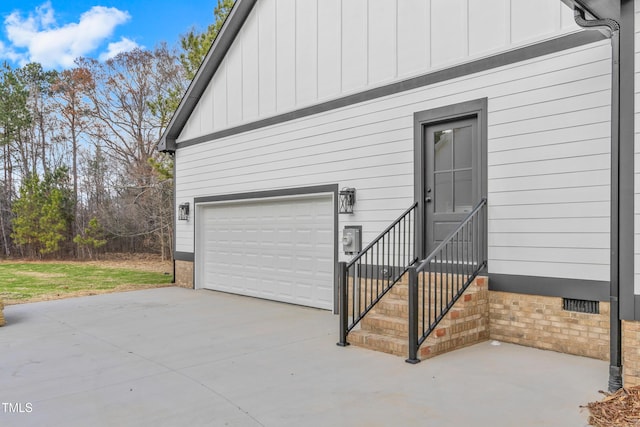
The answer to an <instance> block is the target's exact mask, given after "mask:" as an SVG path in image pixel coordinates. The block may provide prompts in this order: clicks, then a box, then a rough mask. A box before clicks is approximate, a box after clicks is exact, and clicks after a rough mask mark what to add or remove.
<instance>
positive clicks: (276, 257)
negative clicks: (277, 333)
mask: <svg viewBox="0 0 640 427" xmlns="http://www.w3.org/2000/svg"><path fill="white" fill-rule="evenodd" d="M333 215H334V214H333V199H332V197H331V196H330V195H328V196H327V195H320V196H318V195H314V196H308V197H297V198H291V199H272V200H253V201H244V202H238V203H226V204H213V205H208V206H203V207H202V209H200V210H199V211H198V216H197V220H198V223H199V224H201V226H200V227H199V228H198V229H199V230H200V232H201V236H202V238H201V239H199V240H198V252H197V257H198V258H197V261H198V260H199V262H201V265H202V268H198V269H197V274H198V277H197V278H196V285H197V287H199V288H208V289H214V290H220V291H225V292H232V293H238V294H243V295H249V296H254V297H260V298H268V299H274V300H278V301H283V302H289V303H294V304H301V305H307V306H312V307H318V308H325V309H331V308H333V282H334V247H333V245H334V229H333V221H334V217H333Z"/></svg>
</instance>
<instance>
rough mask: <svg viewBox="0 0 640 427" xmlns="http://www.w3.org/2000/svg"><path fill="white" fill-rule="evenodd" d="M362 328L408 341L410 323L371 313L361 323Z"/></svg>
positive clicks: (397, 318)
mask: <svg viewBox="0 0 640 427" xmlns="http://www.w3.org/2000/svg"><path fill="white" fill-rule="evenodd" d="M360 328H361V330H363V331H368V332H373V333H376V334H380V335H389V336H392V337H397V338H404V339H406V338H407V336H408V335H407V331H408V330H409V322H407V320H406V319H402V318H399V317H392V316H385V315H382V314H376V313H369V314H367V315H366V316H365V318H364V319H362V321H361V322H360Z"/></svg>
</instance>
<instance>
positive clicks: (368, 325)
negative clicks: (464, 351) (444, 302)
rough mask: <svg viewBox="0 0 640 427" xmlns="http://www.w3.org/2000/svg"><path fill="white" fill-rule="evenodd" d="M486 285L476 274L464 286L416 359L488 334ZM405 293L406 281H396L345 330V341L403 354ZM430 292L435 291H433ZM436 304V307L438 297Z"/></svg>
mask: <svg viewBox="0 0 640 427" xmlns="http://www.w3.org/2000/svg"><path fill="white" fill-rule="evenodd" d="M486 285H487V280H486V278H485V277H478V278H476V280H475V281H474V282H473V283H472V284H471V285H470V286H469V287H468V288H467V290H466V291H465V293H464V294H463V295H462V297H461V298H460V299H459V300H458V301H457V302H456V304H455V305H454V307H453V308H452V309H451V310H450V311H449V312H448V313H447V314H446V315H445V317H444V318H443V319H442V320H441V321H440V323H439V324H438V325H437V326H436V328H435V330H434V331H433V332H432V333H431V335H430V336H429V337H428V338H427V340H425V342H424V343H423V345H422V346H421V347H420V349H419V355H418V357H419V358H420V359H425V358H429V357H433V356H435V355H438V354H441V353H445V352H447V351H451V350H455V349H457V348H461V347H464V346H467V345H471V344H474V343H477V342H480V341H482V340H486V339H488V338H489V335H488V330H489V328H488V318H487V310H488V295H487V292H488V291H487V286H486ZM438 290H439V287H438ZM407 294H408V285H407V284H406V282H405V283H400V284H396V285H395V286H394V287H393V288H392V290H391V291H389V292H388V293H387V294H386V295H385V296H384V297H383V298H382V300H381V301H380V302H379V303H378V304H377V305H376V306H375V307H374V308H373V309H372V311H371V312H370V313H369V314H368V315H367V316H365V318H364V319H363V320H362V321H361V322H360V329H358V330H355V331H352V332H351V333H350V334H349V337H348V341H349V342H350V343H352V344H354V345H356V346H360V347H365V348H369V349H373V350H377V351H382V352H386V353H390V354H395V355H398V356H402V357H407V356H408V342H407V336H408V327H409V325H408V301H407V300H408V296H407ZM432 295H435V292H434V293H432ZM434 299H435V298H434ZM437 299H438V300H439V298H437ZM437 305H438V310H439V301H438V304H437ZM434 311H435V310H434ZM420 317H421V313H420ZM422 329H423V327H422V324H419V325H418V330H419V331H421V330H422Z"/></svg>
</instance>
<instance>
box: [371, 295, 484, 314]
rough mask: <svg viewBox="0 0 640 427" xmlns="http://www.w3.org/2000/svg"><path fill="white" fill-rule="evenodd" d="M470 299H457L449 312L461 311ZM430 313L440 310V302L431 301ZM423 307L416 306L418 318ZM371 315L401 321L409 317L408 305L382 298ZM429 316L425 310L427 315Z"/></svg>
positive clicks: (403, 301) (395, 299) (396, 300)
mask: <svg viewBox="0 0 640 427" xmlns="http://www.w3.org/2000/svg"><path fill="white" fill-rule="evenodd" d="M471 299H472V298H469V299H468V300H467V301H464V296H463V297H462V298H461V299H459V300H458V301H457V302H456V304H455V306H454V307H453V308H452V309H451V310H458V311H459V310H462V309H464V307H465V306H466V305H469V303H471V302H472V301H471ZM430 308H431V311H430V312H431V313H434V312H436V311H439V310H440V301H437V302H436V301H432V302H431V304H430ZM422 311H423V307H422V305H421V304H418V316H422ZM371 313H374V314H380V315H383V316H389V317H398V318H401V319H407V318H408V317H409V303H408V302H407V301H406V300H404V299H400V298H383V299H382V300H381V301H380V302H379V303H378V304H376V305H375V306H374V307H373V309H371ZM428 314H429V311H428V308H427V315H428Z"/></svg>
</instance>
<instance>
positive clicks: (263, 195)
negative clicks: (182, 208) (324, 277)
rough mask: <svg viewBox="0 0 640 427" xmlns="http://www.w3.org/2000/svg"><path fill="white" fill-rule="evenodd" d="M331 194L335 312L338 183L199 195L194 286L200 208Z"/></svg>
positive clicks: (197, 202) (196, 200) (195, 269)
mask: <svg viewBox="0 0 640 427" xmlns="http://www.w3.org/2000/svg"><path fill="white" fill-rule="evenodd" d="M323 194H324V195H331V196H332V200H333V264H334V266H333V272H334V273H333V312H334V313H335V312H336V310H337V307H338V304H337V299H338V292H337V288H336V287H337V283H338V280H337V279H338V278H337V274H338V269H337V265H338V185H337V184H329V185H318V186H312V187H297V188H284V189H279V190H267V191H256V192H250V193H236V194H223V195H217V196H206V197H197V198H195V199H194V205H195V206H194V213H193V215H194V221H193V224H194V243H193V245H194V248H193V250H194V263H195V265H194V287H195V288H198V285H197V283H196V279H197V274H196V271H198V268H199V266H198V265H197V264H198V254H197V248H198V244H199V242H198V235H199V233H198V232H197V231H198V230H197V227H198V225H197V224H198V219H197V215H198V211H199V208H201V207H205V206H211V205H216V204H227V203H242V202H247V201H252V200H253V201H263V200H264V201H268V200H277V199H289V198H297V197H305V196H314V195H323Z"/></svg>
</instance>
